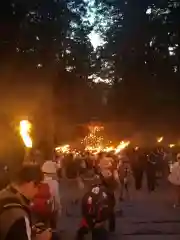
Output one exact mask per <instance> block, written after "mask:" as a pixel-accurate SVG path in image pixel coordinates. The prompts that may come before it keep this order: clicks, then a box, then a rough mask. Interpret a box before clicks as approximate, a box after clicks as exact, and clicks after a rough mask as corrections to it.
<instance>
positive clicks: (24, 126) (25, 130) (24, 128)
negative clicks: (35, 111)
mask: <svg viewBox="0 0 180 240" xmlns="http://www.w3.org/2000/svg"><path fill="white" fill-rule="evenodd" d="M30 132H31V123H30V122H29V121H28V120H22V121H21V122H20V135H21V137H22V140H23V142H24V145H25V146H26V147H27V148H32V145H33V143H32V139H31V137H30Z"/></svg>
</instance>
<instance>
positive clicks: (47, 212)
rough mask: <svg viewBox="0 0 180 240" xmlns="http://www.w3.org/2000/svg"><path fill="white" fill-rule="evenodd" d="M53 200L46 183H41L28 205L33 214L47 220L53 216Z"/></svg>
mask: <svg viewBox="0 0 180 240" xmlns="http://www.w3.org/2000/svg"><path fill="white" fill-rule="evenodd" d="M53 207H54V199H53V197H52V196H51V192H50V188H49V185H48V184H47V183H41V184H40V186H39V190H38V193H37V194H36V196H35V198H34V199H33V201H32V202H31V204H30V209H31V211H32V213H33V214H35V215H36V216H38V217H40V218H42V219H48V218H50V217H51V216H52V214H53Z"/></svg>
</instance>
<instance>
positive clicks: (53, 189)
mask: <svg viewBox="0 0 180 240" xmlns="http://www.w3.org/2000/svg"><path fill="white" fill-rule="evenodd" d="M42 172H43V174H44V180H43V183H45V184H48V186H49V190H50V193H51V198H52V201H53V206H52V213H53V214H52V218H51V226H52V227H53V228H56V227H57V221H58V219H59V218H60V215H61V201H60V190H59V181H58V176H57V166H56V164H55V162H53V161H51V160H49V161H46V162H45V163H44V164H43V166H42Z"/></svg>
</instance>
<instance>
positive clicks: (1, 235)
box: [0, 189, 32, 240]
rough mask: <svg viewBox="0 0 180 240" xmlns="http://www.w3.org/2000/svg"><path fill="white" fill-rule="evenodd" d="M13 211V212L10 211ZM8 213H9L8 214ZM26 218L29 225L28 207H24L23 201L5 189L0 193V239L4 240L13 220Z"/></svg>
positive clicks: (29, 214)
mask: <svg viewBox="0 0 180 240" xmlns="http://www.w3.org/2000/svg"><path fill="white" fill-rule="evenodd" d="M11 210H13V211H11ZM9 211H10V212H9ZM24 216H27V217H28V219H29V221H30V224H31V223H32V222H31V213H30V211H29V207H28V206H27V205H24V203H23V201H21V199H20V198H19V197H18V196H16V195H15V194H12V192H11V191H9V190H8V191H7V190H6V189H5V190H3V191H1V198H0V223H1V224H0V239H1V240H5V239H6V236H7V234H8V231H9V229H10V228H11V227H12V225H13V224H14V221H15V219H19V218H20V217H24Z"/></svg>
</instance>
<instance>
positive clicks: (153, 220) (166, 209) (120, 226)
mask: <svg viewBox="0 0 180 240" xmlns="http://www.w3.org/2000/svg"><path fill="white" fill-rule="evenodd" d="M62 189H63V190H62ZM62 189H61V191H62V200H63V204H64V206H66V208H67V209H68V214H67V212H66V211H65V210H64V211H63V216H62V219H61V220H60V225H61V226H62V229H64V230H65V235H64V238H65V239H67V240H70V239H74V235H75V231H76V229H77V227H78V224H79V220H80V206H78V204H77V205H76V204H71V201H72V199H73V196H75V197H76V198H78V196H81V195H82V194H81V193H80V190H78V188H77V185H76V184H75V183H68V184H67V183H66V184H64V186H63V187H62ZM131 196H132V199H131V200H129V201H125V202H123V203H121V204H118V205H117V209H116V213H117V214H116V215H117V230H116V234H114V236H112V237H111V239H120V240H151V239H152V240H176V239H178V240H179V239H180V210H179V209H174V208H173V207H172V203H173V191H172V188H171V187H170V186H168V185H164V186H160V187H159V188H158V189H157V191H156V192H154V193H148V192H147V191H146V189H145V188H144V189H143V190H141V191H140V192H136V191H134V190H132V191H131ZM119 208H122V210H123V216H118V209H119ZM64 238H63V239H64Z"/></svg>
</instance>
